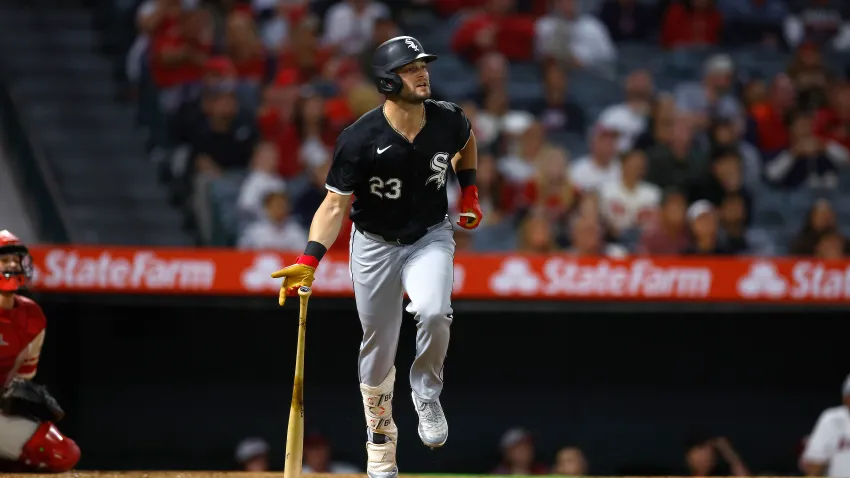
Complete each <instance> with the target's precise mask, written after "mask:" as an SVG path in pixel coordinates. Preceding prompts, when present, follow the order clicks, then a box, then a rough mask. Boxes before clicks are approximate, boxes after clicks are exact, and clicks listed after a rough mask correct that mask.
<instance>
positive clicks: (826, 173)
mask: <svg viewBox="0 0 850 478" xmlns="http://www.w3.org/2000/svg"><path fill="white" fill-rule="evenodd" d="M812 130H813V127H812V117H811V116H810V115H807V114H799V115H797V116H796V117H795V118H794V119H793V121H792V123H791V133H790V135H791V147H790V148H789V149H787V150H785V151H783V152H781V153H779V154H778V155H777V156H776V157H774V158H773V159H772V160H770V162H769V163H768V164H767V165H766V166H765V176H766V177H767V179H768V181H770V182H771V183H772V184H774V185H776V186H780V187H783V188H799V187H802V186H805V187H809V188H812V189H834V188H836V187H838V168H839V167H846V166H847V162H848V160H850V154H848V151H847V149H846V148H845V147H844V146H842V145H841V144H839V143H838V142H837V141H835V140H832V139H822V138H819V137H817V136H815V134H814V132H813V131H812Z"/></svg>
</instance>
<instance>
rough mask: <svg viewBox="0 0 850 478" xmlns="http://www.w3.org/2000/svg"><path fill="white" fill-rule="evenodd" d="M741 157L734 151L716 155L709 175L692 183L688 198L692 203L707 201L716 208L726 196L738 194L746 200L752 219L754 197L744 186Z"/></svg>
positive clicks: (748, 213)
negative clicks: (700, 200) (701, 200)
mask: <svg viewBox="0 0 850 478" xmlns="http://www.w3.org/2000/svg"><path fill="white" fill-rule="evenodd" d="M743 178H744V174H743V168H742V167H741V156H740V155H738V153H737V152H736V151H734V150H726V151H719V152H716V153H714V156H713V157H712V160H711V166H710V167H709V170H708V174H703V175H702V176H701V177H699V178H697V179H696V180H695V181H694V182H692V183H691V185H690V189H689V191H688V196H689V199H690V201H691V202H693V201H697V200H699V199H707V200H708V201H709V202H711V204H713V205H714V207H720V204H722V203H723V199H724V198H725V197H726V196H729V195H733V194H737V195H740V196H741V197H742V198H743V199H744V204H745V207H746V211H747V213H746V217H747V218H748V220H749V218H751V217H752V202H753V199H752V195H751V194H750V192H749V191H748V190H747V188H746V187H745V186H744V179H743Z"/></svg>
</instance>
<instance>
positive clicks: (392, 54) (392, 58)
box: [372, 36, 437, 95]
mask: <svg viewBox="0 0 850 478" xmlns="http://www.w3.org/2000/svg"><path fill="white" fill-rule="evenodd" d="M436 59H437V55H431V54H428V53H425V49H424V48H422V44H421V43H419V40H417V39H416V38H413V37H407V36H404V37H395V38H391V39H389V40H387V41H385V42H384V43H382V44H381V46H379V47H378V49H377V50H375V54H374V55H373V56H372V76H373V78H374V80H375V86H377V87H378V91H380V92H381V93H383V94H385V95H391V94H396V93H398V92H399V91H401V88H402V86H403V85H402V81H401V77H400V76H398V73H396V70H397V69H399V68H401V67H403V66H404V65H408V64H410V63H413V62H414V61H418V60H423V61H425V62H426V63H431V62H432V61H434V60H436Z"/></svg>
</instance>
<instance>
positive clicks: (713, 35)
mask: <svg viewBox="0 0 850 478" xmlns="http://www.w3.org/2000/svg"><path fill="white" fill-rule="evenodd" d="M722 27H723V18H722V17H721V15H720V12H719V11H718V10H717V8H716V7H715V6H714V1H713V0H681V1H678V2H671V3H670V6H669V7H667V11H666V12H665V13H664V20H663V24H662V26H661V46H663V47H664V48H667V49H674V48H679V47H695V46H696V47H700V46H713V45H717V44H718V43H719V42H720V34H721V30H722Z"/></svg>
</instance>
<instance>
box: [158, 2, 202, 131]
mask: <svg viewBox="0 0 850 478" xmlns="http://www.w3.org/2000/svg"><path fill="white" fill-rule="evenodd" d="M150 51H151V75H152V77H153V80H154V84H155V85H156V87H157V88H158V89H159V93H160V107H161V108H162V111H163V112H164V113H165V114H166V115H171V114H173V113H174V112H176V111H177V109H178V108H179V107H180V105H181V103H182V102H183V99H184V98H183V91H184V87H185V86H187V85H190V84H193V83H199V82H200V81H201V77H202V75H203V67H204V65H205V64H206V62H207V58H208V57H209V55H210V52H211V51H212V19H211V18H210V16H209V14H208V13H207V12H205V11H203V10H194V11H189V12H184V13H182V14H181V16H180V21H179V22H178V23H173V24H166V26H165V28H162V29H160V30H159V31H157V32H156V34H155V35H154V37H153V40H152V42H151V50H150Z"/></svg>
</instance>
